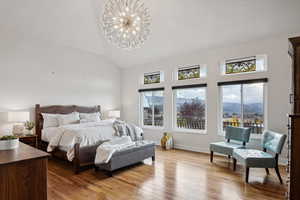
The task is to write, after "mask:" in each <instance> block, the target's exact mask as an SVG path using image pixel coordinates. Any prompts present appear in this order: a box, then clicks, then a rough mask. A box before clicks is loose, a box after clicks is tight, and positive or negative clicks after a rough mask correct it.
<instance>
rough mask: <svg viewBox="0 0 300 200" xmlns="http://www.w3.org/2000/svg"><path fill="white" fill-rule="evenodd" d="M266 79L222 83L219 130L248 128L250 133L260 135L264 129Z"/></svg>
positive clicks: (220, 84)
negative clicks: (232, 127) (228, 127)
mask: <svg viewBox="0 0 300 200" xmlns="http://www.w3.org/2000/svg"><path fill="white" fill-rule="evenodd" d="M266 81H267V79H260V80H255V81H253V80H249V81H236V82H232V83H230V82H222V83H218V85H219V86H220V87H221V88H220V92H221V119H222V120H221V128H222V130H224V128H225V127H227V126H236V127H250V128H251V133H254V134H262V132H263V130H264V129H265V112H264V108H265V100H264V99H265V89H264V88H265V87H264V85H265V84H264V82H266Z"/></svg>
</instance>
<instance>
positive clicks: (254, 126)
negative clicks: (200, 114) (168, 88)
mask: <svg viewBox="0 0 300 200" xmlns="http://www.w3.org/2000/svg"><path fill="white" fill-rule="evenodd" d="M151 123H152V120H147V119H145V120H144V124H145V125H146V124H151ZM154 124H155V126H163V120H162V119H156V120H154ZM227 126H235V127H240V126H241V123H240V122H230V121H224V122H223V129H225V128H226V127H227ZM177 127H178V128H184V129H200V130H204V129H205V119H201V120H199V119H188V118H179V119H177ZM243 127H249V128H251V133H255V134H262V133H263V130H264V125H263V124H262V123H256V122H244V124H243Z"/></svg>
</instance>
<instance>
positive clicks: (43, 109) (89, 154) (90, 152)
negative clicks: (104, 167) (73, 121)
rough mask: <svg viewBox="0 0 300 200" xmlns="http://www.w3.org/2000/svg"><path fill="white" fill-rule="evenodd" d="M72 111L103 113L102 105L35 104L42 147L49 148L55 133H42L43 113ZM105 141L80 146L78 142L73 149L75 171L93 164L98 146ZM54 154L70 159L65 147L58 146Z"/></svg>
mask: <svg viewBox="0 0 300 200" xmlns="http://www.w3.org/2000/svg"><path fill="white" fill-rule="evenodd" d="M72 112H79V113H96V112H99V113H101V107H100V106H99V105H98V106H93V107H84V106H76V105H70V106H63V105H53V106H40V105H39V104H37V105H36V106H35V118H36V134H37V137H38V141H39V144H40V148H41V149H43V150H46V149H47V146H48V144H49V138H50V137H51V135H54V134H55V130H53V131H52V132H51V131H48V132H47V134H45V132H44V134H42V132H43V124H44V123H43V116H42V113H48V114H70V113H72ZM102 142H103V141H99V143H97V144H95V145H91V146H84V147H83V146H82V147H81V146H80V143H76V144H75V145H74V147H72V148H74V149H73V151H74V158H73V159H72V164H73V168H74V172H75V173H79V172H80V170H81V169H82V167H84V166H88V165H93V164H94V159H95V154H96V149H97V147H98V146H99V145H100V144H101V143H102ZM52 155H53V156H54V157H57V158H60V159H64V160H68V159H67V151H66V150H64V149H63V148H56V149H55V150H54V151H52Z"/></svg>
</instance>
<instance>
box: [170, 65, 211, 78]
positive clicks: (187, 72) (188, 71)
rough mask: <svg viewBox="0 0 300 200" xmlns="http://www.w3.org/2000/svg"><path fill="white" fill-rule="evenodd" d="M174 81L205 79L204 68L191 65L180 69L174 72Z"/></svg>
mask: <svg viewBox="0 0 300 200" xmlns="http://www.w3.org/2000/svg"><path fill="white" fill-rule="evenodd" d="M176 77H177V79H176V80H189V79H197V78H204V77H206V66H202V65H201V66H200V65H193V66H189V67H180V68H178V69H177V71H176Z"/></svg>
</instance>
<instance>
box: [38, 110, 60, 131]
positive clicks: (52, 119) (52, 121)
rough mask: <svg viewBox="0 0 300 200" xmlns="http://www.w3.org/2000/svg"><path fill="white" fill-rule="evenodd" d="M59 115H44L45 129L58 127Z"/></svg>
mask: <svg viewBox="0 0 300 200" xmlns="http://www.w3.org/2000/svg"><path fill="white" fill-rule="evenodd" d="M58 115H59V114H48V113H42V116H43V119H44V123H43V128H49V127H58V125H59V124H58V120H57V117H58Z"/></svg>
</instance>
